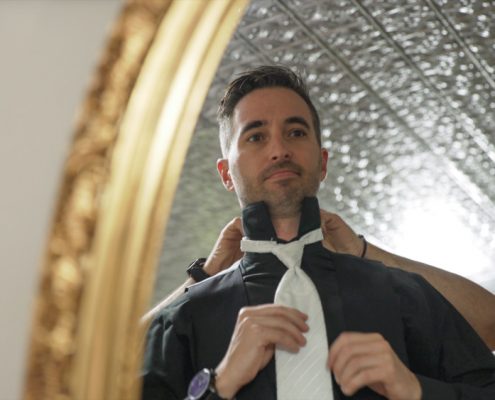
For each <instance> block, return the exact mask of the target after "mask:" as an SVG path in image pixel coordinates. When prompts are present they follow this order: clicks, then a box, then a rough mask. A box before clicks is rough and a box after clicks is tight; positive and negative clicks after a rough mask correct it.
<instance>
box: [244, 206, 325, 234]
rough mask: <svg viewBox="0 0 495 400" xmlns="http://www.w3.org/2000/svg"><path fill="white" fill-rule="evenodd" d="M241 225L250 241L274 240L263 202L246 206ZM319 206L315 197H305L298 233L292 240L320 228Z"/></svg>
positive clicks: (267, 211) (266, 209) (268, 215)
mask: <svg viewBox="0 0 495 400" xmlns="http://www.w3.org/2000/svg"><path fill="white" fill-rule="evenodd" d="M242 225H243V228H244V234H245V235H246V236H247V237H248V238H249V239H251V240H276V241H278V242H284V241H283V240H281V239H278V238H277V234H276V232H275V228H274V227H273V224H272V220H271V218H270V212H269V210H268V205H267V204H266V203H265V202H263V201H260V202H257V203H251V204H248V205H247V206H246V207H244V209H243V210H242ZM320 225H321V223H320V206H319V204H318V199H317V198H316V197H305V198H304V199H303V201H302V205H301V220H300V222H299V232H298V234H297V237H295V238H294V239H293V240H297V239H299V238H300V237H301V236H302V235H304V234H306V233H308V232H310V231H312V230H314V229H318V228H319V227H320Z"/></svg>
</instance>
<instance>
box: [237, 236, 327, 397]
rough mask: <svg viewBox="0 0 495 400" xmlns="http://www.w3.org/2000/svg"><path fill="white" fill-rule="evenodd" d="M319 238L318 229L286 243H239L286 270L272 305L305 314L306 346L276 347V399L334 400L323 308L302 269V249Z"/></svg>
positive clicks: (313, 286)
mask: <svg viewBox="0 0 495 400" xmlns="http://www.w3.org/2000/svg"><path fill="white" fill-rule="evenodd" d="M322 239H323V235H322V232H321V229H315V230H314V231H311V232H309V233H307V234H305V235H304V236H302V237H301V238H300V239H299V240H297V241H294V242H290V243H287V244H281V243H277V242H275V241H258V240H249V239H246V238H244V239H242V241H241V250H242V251H248V252H252V253H273V254H274V255H275V256H276V257H277V258H278V259H279V260H280V261H281V262H282V263H283V264H284V265H285V266H286V267H287V269H288V271H287V272H286V273H285V274H284V276H283V277H282V279H281V281H280V283H279V284H278V287H277V291H276V292H275V303H276V304H282V305H285V306H288V307H293V308H296V309H298V310H299V311H302V312H304V313H306V314H307V315H308V320H307V321H306V323H307V324H308V326H309V331H308V332H307V333H306V336H305V337H306V345H305V346H303V347H302V348H301V349H300V350H299V352H297V353H291V352H289V351H286V350H283V349H280V348H278V347H277V349H276V351H275V365H276V373H277V399H278V400H313V399H314V400H333V391H332V377H331V374H330V370H329V369H328V368H327V356H328V343H327V335H326V328H325V320H324V317H323V309H322V307H321V301H320V297H319V296H318V292H317V290H316V287H315V285H314V283H313V281H311V279H310V278H309V276H308V275H307V274H306V273H305V272H304V271H303V270H302V269H301V260H302V255H303V252H304V246H305V245H306V244H310V243H314V242H318V241H321V240H322Z"/></svg>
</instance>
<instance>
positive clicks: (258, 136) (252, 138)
mask: <svg viewBox="0 0 495 400" xmlns="http://www.w3.org/2000/svg"><path fill="white" fill-rule="evenodd" d="M261 140H263V135H262V134H261V133H253V134H251V135H249V136H248V138H247V141H248V142H260V141H261Z"/></svg>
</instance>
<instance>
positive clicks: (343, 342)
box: [328, 332, 421, 400]
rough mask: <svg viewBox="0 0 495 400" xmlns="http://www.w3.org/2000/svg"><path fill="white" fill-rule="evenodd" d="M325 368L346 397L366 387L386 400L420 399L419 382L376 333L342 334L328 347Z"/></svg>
mask: <svg viewBox="0 0 495 400" xmlns="http://www.w3.org/2000/svg"><path fill="white" fill-rule="evenodd" d="M328 365H329V367H330V369H331V370H332V371H333V373H334V375H335V380H336V381H337V383H338V384H339V385H340V388H341V389H342V392H344V394H345V395H346V396H351V395H353V394H354V393H356V392H357V391H358V390H359V389H361V388H363V387H365V386H368V387H370V388H371V389H372V390H374V391H375V392H377V393H379V394H380V395H382V396H385V397H386V398H387V399H389V400H413V399H420V398H421V385H420V383H419V381H418V379H417V378H416V376H415V375H414V374H413V373H412V372H411V371H410V370H409V369H408V368H407V367H406V366H405V365H404V364H403V363H402V362H401V361H400V360H399V358H398V357H397V355H396V354H395V352H394V350H393V349H392V348H391V347H390V344H389V343H388V342H387V341H386V340H385V339H384V338H383V337H382V336H381V335H380V334H378V333H355V332H344V333H342V334H341V335H340V336H339V337H338V338H337V339H336V340H335V342H334V343H333V344H332V346H331V347H330V352H329V355H328Z"/></svg>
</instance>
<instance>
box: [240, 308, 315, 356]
mask: <svg viewBox="0 0 495 400" xmlns="http://www.w3.org/2000/svg"><path fill="white" fill-rule="evenodd" d="M306 318H307V317H306V315H305V314H303V313H301V312H300V311H298V310H295V309H292V308H287V307H283V306H278V305H265V306H257V307H246V308H243V309H241V311H240V312H239V317H238V325H239V330H240V331H242V330H249V331H251V334H253V335H255V336H258V337H259V339H260V345H263V346H266V345H268V344H276V345H280V346H282V347H284V348H287V349H289V350H290V351H294V352H295V351H298V350H299V348H300V347H301V346H304V345H305V344H306V339H305V338H304V335H303V332H307V331H308V329H309V328H308V325H307V324H306V322H305V320H306Z"/></svg>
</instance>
